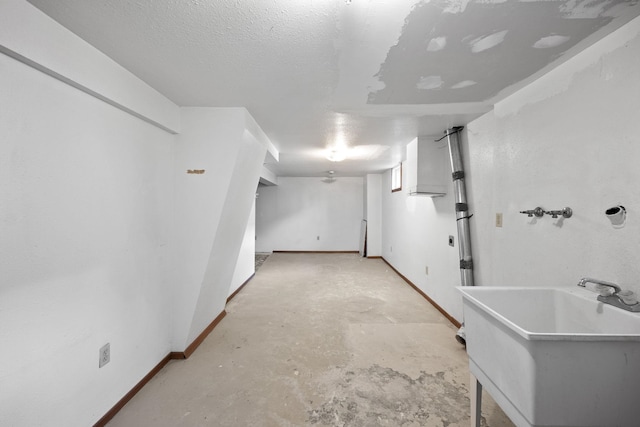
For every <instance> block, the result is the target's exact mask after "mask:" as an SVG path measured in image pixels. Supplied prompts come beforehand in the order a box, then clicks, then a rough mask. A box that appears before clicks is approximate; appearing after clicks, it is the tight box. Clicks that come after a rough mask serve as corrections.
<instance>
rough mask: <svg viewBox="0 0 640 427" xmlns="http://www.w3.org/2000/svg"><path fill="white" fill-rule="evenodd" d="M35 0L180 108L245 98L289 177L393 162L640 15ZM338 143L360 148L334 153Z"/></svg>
mask: <svg viewBox="0 0 640 427" xmlns="http://www.w3.org/2000/svg"><path fill="white" fill-rule="evenodd" d="M28 1H29V2H30V3H32V4H33V5H35V6H36V7H38V8H39V9H41V10H42V11H43V12H44V13H46V14H48V15H49V16H51V17H52V18H53V19H55V20H57V21H58V22H60V23H61V24H62V25H64V26H65V27H67V28H69V29H70V30H71V31H73V32H74V33H76V34H77V35H79V36H80V37H82V38H83V39H84V40H86V41H87V42H88V43H90V44H92V45H93V46H95V47H96V48H98V49H99V50H101V51H102V52H104V53H105V54H107V55H108V56H110V57H111V58H113V59H114V60H115V61H117V62H118V63H120V64H121V65H123V66H124V67H125V68H127V69H128V70H130V71H131V72H132V73H134V74H135V75H137V76H138V77H140V78H141V79H143V80H144V81H145V82H147V83H148V84H149V85H150V86H152V87H154V88H155V89H157V90H158V91H159V92H161V93H163V94H164V95H165V96H167V97H168V98H170V99H171V100H173V101H174V102H175V103H177V104H178V105H182V106H211V107H230V106H231V107H236V106H244V107H246V108H247V109H248V110H249V112H250V113H251V114H252V116H253V117H254V118H255V119H256V121H257V122H258V123H259V124H260V126H261V127H262V128H263V130H264V131H265V132H266V133H267V135H268V136H269V138H270V139H271V141H272V142H273V143H274V145H275V146H276V147H277V148H278V149H279V151H280V159H281V161H280V164H278V165H268V167H270V168H272V170H274V171H275V172H276V173H279V174H281V175H288V176H324V175H323V174H325V172H326V171H327V170H329V169H332V170H335V171H336V176H345V175H351V176H354V175H362V174H364V173H367V172H379V171H382V170H385V169H387V168H389V167H391V166H392V165H394V164H396V163H397V162H398V161H399V159H400V156H401V155H402V147H404V145H406V144H407V143H408V142H409V141H411V140H412V139H413V138H415V137H416V136H417V135H433V134H436V133H441V132H442V131H443V130H444V129H445V128H446V127H450V126H454V125H464V124H466V123H468V122H469V121H470V120H472V119H474V118H476V117H478V116H479V115H480V114H482V112H484V111H488V109H490V108H491V105H490V102H494V101H495V98H496V97H497V96H498V94H502V93H504V91H505V88H509V87H512V85H516V84H517V83H518V82H521V81H523V79H527V78H529V76H531V75H533V74H534V73H536V72H538V71H539V70H541V69H543V68H544V67H546V66H548V65H549V64H550V63H552V62H554V61H556V60H558V59H559V58H561V57H562V56H563V55H564V54H566V53H567V52H569V53H575V52H573V50H572V49H576V48H579V47H584V46H582V45H581V43H584V41H585V40H588V39H587V38H588V37H589V36H591V35H592V34H594V33H596V32H603V31H605V30H606V31H612V30H614V29H615V28H617V27H619V26H620V25H622V24H623V23H625V22H628V21H629V20H631V19H632V18H633V17H635V16H638V15H640V4H638V1H624V0H522V1H516V0H351V1H345V0H117V1H104V0H56V1H49V0H28ZM602 34H603V33H602ZM336 141H342V142H343V143H344V144H345V145H346V146H347V147H348V148H349V149H350V150H351V152H352V153H359V154H358V155H357V156H356V155H355V154H354V158H352V159H350V160H349V159H348V160H345V161H344V162H341V163H331V162H329V161H328V160H326V158H324V156H322V155H320V154H319V153H323V152H326V149H327V148H328V147H330V146H332V145H334V144H335V143H336ZM359 147H361V148H359ZM371 147H379V148H376V149H375V150H374V152H375V154H373V155H370V156H369V155H363V154H362V153H366V152H369V151H367V150H373V148H371ZM380 147H388V148H384V149H382V148H380Z"/></svg>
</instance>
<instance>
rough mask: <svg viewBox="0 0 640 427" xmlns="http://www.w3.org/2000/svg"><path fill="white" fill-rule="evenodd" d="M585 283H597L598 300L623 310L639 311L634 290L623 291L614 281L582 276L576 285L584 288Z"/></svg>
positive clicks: (639, 305)
mask: <svg viewBox="0 0 640 427" xmlns="http://www.w3.org/2000/svg"><path fill="white" fill-rule="evenodd" d="M587 283H593V284H595V285H598V287H597V288H596V291H597V292H598V293H599V294H600V295H598V301H600V302H603V303H605V304H610V305H612V306H614V307H618V308H621V309H623V310H627V311H633V312H640V303H638V299H637V297H636V294H635V293H634V292H632V291H623V290H622V288H620V286H618V285H616V284H615V283H611V282H605V281H604V280H598V279H592V278H590V277H583V278H582V279H580V281H579V282H578V286H582V287H583V288H586V286H585V285H586V284H587ZM611 289H613V291H611Z"/></svg>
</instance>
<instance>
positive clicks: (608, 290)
mask: <svg viewBox="0 0 640 427" xmlns="http://www.w3.org/2000/svg"><path fill="white" fill-rule="evenodd" d="M593 289H594V290H595V291H596V292H597V293H599V294H600V295H601V296H603V297H609V296H611V295H613V294H615V293H616V290H615V289H613V288H612V287H610V286H606V285H601V284H596V286H595V287H594V288H593Z"/></svg>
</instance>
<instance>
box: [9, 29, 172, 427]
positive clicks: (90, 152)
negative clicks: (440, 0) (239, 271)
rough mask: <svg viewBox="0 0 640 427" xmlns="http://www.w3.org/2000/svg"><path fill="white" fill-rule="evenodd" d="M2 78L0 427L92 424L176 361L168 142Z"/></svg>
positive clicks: (151, 129) (111, 113) (62, 91)
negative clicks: (104, 359)
mask: <svg viewBox="0 0 640 427" xmlns="http://www.w3.org/2000/svg"><path fill="white" fill-rule="evenodd" d="M17 24H19V23H17ZM0 75H1V76H2V78H0V99H2V102H0V197H1V202H0V236H2V237H1V238H0V271H1V272H2V274H1V276H0V325H2V326H1V327H0V343H1V344H0V346H1V347H2V351H0V383H1V384H2V385H1V386H0V425H7V426H8V425H14V426H15V425H29V426H48V425H67V426H87V425H92V424H93V423H94V422H95V421H97V420H98V419H99V418H100V417H102V416H103V415H104V414H105V413H106V412H107V410H109V409H110V408H111V407H112V406H113V405H114V404H115V402H117V401H118V400H119V399H121V398H122V397H123V396H124V394H125V393H127V392H128V391H129V390H130V389H131V388H132V387H133V386H134V385H135V384H136V383H137V382H138V381H139V380H140V379H141V378H142V377H143V376H144V375H145V374H146V373H148V372H149V371H150V370H151V369H152V368H153V367H154V366H155V365H156V364H157V363H158V362H159V361H160V360H161V359H162V358H163V357H164V356H165V355H166V354H167V353H168V352H169V351H170V350H171V339H170V338H171V334H170V331H171V328H170V322H171V314H170V313H171V299H170V297H169V295H170V293H169V290H168V289H169V287H170V286H171V283H170V281H169V279H168V277H167V274H168V271H169V270H170V268H169V263H170V254H169V252H168V243H169V229H170V227H171V221H172V214H171V212H172V194H173V184H172V180H173V176H172V175H173V174H172V168H173V151H172V150H173V148H172V142H173V138H174V136H173V135H171V134H169V133H167V132H165V131H163V130H160V129H159V128H157V127H155V126H152V125H151V124H149V123H146V122H144V121H141V120H139V119H138V118H135V117H133V116H131V115H129V114H127V113H125V112H123V111H121V110H119V109H117V108H114V107H112V106H111V105H108V104H106V103H104V102H102V101H100V100H98V99H96V98H95V97H92V96H89V95H87V94H86V93H83V92H81V91H79V90H77V89H74V88H72V87H70V86H68V85H67V84H64V83H62V82H60V81H59V80H56V79H53V78H51V77H49V76H47V75H45V74H43V73H41V72H39V71H37V70H35V69H33V68H31V67H28V66H26V65H24V64H22V63H20V62H18V61H16V60H14V59H12V58H9V57H8V56H5V55H2V54H0ZM107 342H109V343H111V362H110V363H109V364H108V365H106V366H105V367H103V368H102V369H98V349H99V348H100V347H101V346H102V345H103V344H105V343H107Z"/></svg>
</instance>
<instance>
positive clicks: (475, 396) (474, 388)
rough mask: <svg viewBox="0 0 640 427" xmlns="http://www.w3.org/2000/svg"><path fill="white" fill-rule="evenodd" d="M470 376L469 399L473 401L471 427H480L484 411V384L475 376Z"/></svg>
mask: <svg viewBox="0 0 640 427" xmlns="http://www.w3.org/2000/svg"><path fill="white" fill-rule="evenodd" d="M469 375H470V377H471V378H470V379H471V381H470V383H469V394H470V396H469V399H470V400H471V427H480V415H481V409H482V384H480V381H478V379H477V378H476V377H475V376H474V375H473V374H469Z"/></svg>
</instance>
